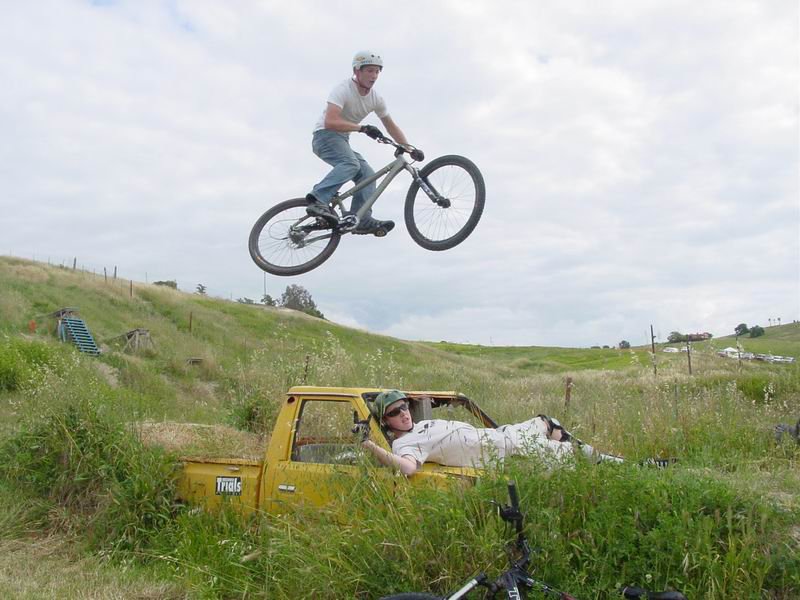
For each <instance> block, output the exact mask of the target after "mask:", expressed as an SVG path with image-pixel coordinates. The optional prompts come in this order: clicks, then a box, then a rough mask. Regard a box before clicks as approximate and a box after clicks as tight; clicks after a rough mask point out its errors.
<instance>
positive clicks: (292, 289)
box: [281, 283, 325, 319]
mask: <svg viewBox="0 0 800 600" xmlns="http://www.w3.org/2000/svg"><path fill="white" fill-rule="evenodd" d="M281 306H283V307H284V308H291V309H292V310H299V311H300V312H304V313H306V314H309V315H311V316H312V317H319V318H320V319H324V318H325V315H323V314H322V313H321V312H320V311H319V309H318V308H317V305H316V303H315V302H314V299H313V298H312V297H311V294H310V293H309V291H308V290H307V289H306V288H304V287H303V286H302V285H297V284H294V283H293V284H292V285H287V286H286V291H285V292H283V294H282V295H281Z"/></svg>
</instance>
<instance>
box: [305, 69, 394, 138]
mask: <svg viewBox="0 0 800 600" xmlns="http://www.w3.org/2000/svg"><path fill="white" fill-rule="evenodd" d="M328 102H330V103H331V104H335V105H336V106H339V107H341V109H342V118H343V119H346V120H348V121H350V122H352V123H361V121H363V120H364V118H365V117H366V116H367V115H368V114H369V113H371V112H374V113H375V114H376V115H378V118H379V119H383V118H385V117H388V116H389V111H388V110H387V109H386V102H385V101H384V99H383V97H382V96H381V95H380V94H378V92H376V91H375V89H374V88H373V89H371V90H370V91H369V93H368V94H367V95H366V96H362V95H361V94H359V93H358V86H357V85H356V82H355V81H354V80H353V79H345V80H344V81H343V82H341V83H340V84H339V85H337V86H336V87H335V88H333V90H332V91H331V93H330V95H329V96H328ZM327 110H328V107H327V105H326V106H325V110H323V111H322V116H321V117H320V118H319V120H318V121H317V124H316V126H315V127H314V131H319V130H320V129H325V112H326V111H327Z"/></svg>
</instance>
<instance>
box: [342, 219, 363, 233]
mask: <svg viewBox="0 0 800 600" xmlns="http://www.w3.org/2000/svg"><path fill="white" fill-rule="evenodd" d="M356 227H358V217H357V216H355V215H346V216H344V217H342V218H341V219H339V223H338V225H337V228H338V229H339V231H343V232H345V233H346V232H348V231H353V230H354V229H355V228H356Z"/></svg>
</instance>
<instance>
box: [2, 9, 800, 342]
mask: <svg viewBox="0 0 800 600" xmlns="http://www.w3.org/2000/svg"><path fill="white" fill-rule="evenodd" d="M0 10H1V11H2V12H0V15H2V17H1V18H0V78H2V89H3V91H2V92H0V132H2V136H0V236H2V237H0V240H2V241H0V253H2V254H12V255H16V256H22V257H26V258H36V259H38V260H50V261H51V262H54V263H58V264H60V263H62V262H67V263H68V264H71V263H72V260H73V257H77V259H78V263H79V265H84V266H86V268H89V269H97V270H98V271H99V272H102V269H103V267H107V268H108V269H109V270H111V269H113V267H114V266H117V267H118V269H119V273H120V275H121V276H124V277H126V278H128V277H130V278H133V279H136V280H141V281H145V280H147V281H150V282H152V281H153V280H157V279H175V280H177V282H178V285H179V287H180V288H181V289H183V290H185V291H190V292H191V291H194V290H195V287H196V285H197V284H198V283H202V284H204V285H206V286H207V288H208V291H209V293H211V294H213V295H215V296H220V297H223V298H233V299H236V298H239V297H250V298H253V299H260V298H261V296H262V295H263V293H264V288H265V286H266V290H267V292H268V293H270V294H271V295H273V296H280V294H281V292H282V291H283V289H285V287H286V285H288V284H291V283H296V284H300V285H303V286H305V287H306V288H307V289H308V290H309V291H310V292H311V293H312V296H313V298H314V299H315V301H316V302H317V304H318V306H319V308H320V309H321V310H322V312H324V313H325V315H326V316H327V317H328V318H330V319H331V320H334V321H337V322H340V323H343V324H347V325H353V326H357V327H361V328H364V329H368V330H371V331H374V332H379V333H384V334H388V335H392V336H396V337H400V338H404V339H428V340H450V341H459V342H469V343H478V344H494V345H561V346H588V345H593V344H609V345H611V344H616V343H617V342H619V341H620V340H621V339H627V340H629V341H631V342H632V343H634V344H642V343H645V342H646V341H647V334H648V333H649V325H650V324H651V323H652V324H653V325H654V327H655V329H656V331H657V332H658V333H660V334H661V338H662V339H663V338H665V337H666V336H667V335H668V334H669V332H670V331H672V330H680V331H710V332H712V333H714V334H715V335H723V334H726V333H730V332H732V330H733V328H734V327H735V326H736V325H737V324H738V323H740V322H742V321H744V322H746V323H748V324H751V325H752V324H761V325H767V324H768V320H769V319H776V318H778V317H780V318H781V319H782V322H789V321H791V320H793V319H800V273H799V271H800V199H799V197H798V164H799V160H800V157H799V156H798V147H799V146H800V136H799V135H798V96H799V94H800V91H799V89H800V64H799V62H800V58H799V57H800V41H798V4H797V2H796V0H769V1H764V0H704V1H701V2H697V1H696V0H642V1H638V2H629V1H627V0H607V1H605V2H593V1H588V0H587V1H575V2H559V1H556V0H552V1H551V0H547V1H539V0H536V1H529V0H526V1H503V0H495V1H489V0H452V1H450V0H441V1H437V0H429V1H426V2H423V1H418V0H406V1H404V2H401V3H397V2H380V1H378V2H372V3H364V2H351V1H344V0H343V1H335V0H319V1H316V0H294V1H293V2H285V1H282V0H281V1H278V0H262V1H259V2H256V1H254V0H253V1H245V0H240V1H230V2H219V1H216V0H186V1H180V0H172V1H155V0H152V1H147V0H131V1H119V2H116V1H96V2H88V1H77V0H74V1H73V0H51V1H47V0H37V1H36V2H16V1H13V0H7V1H2V2H1V3H0ZM360 49H374V50H375V51H376V52H378V53H380V54H381V55H382V56H383V57H384V61H385V69H384V72H383V73H382V75H381V79H380V80H379V82H378V84H377V86H378V87H377V89H378V90H379V91H380V92H381V93H382V94H383V96H384V97H385V98H386V100H387V104H388V107H389V111H390V113H391V115H392V117H393V119H394V120H395V121H396V122H397V123H398V125H400V127H401V128H402V129H403V130H404V131H405V133H406V135H407V137H408V138H409V140H410V141H411V142H412V143H413V144H415V145H417V146H419V147H420V148H422V149H423V150H424V151H425V153H426V155H427V156H428V157H430V158H432V157H434V156H437V155H440V154H463V155H465V156H468V157H470V158H471V159H472V160H473V161H474V162H475V163H477V164H478V166H479V167H480V169H481V171H482V172H483V174H484V178H485V180H486V186H487V200H486V210H485V213H484V217H483V219H482V220H481V222H480V224H479V225H478V228H477V229H476V231H475V233H474V234H473V235H472V236H471V237H470V238H469V239H468V240H467V241H466V242H464V243H463V244H461V245H460V246H458V247H456V248H454V249H452V250H450V251H447V252H428V251H426V250H424V249H422V248H420V247H418V246H416V245H415V244H414V242H413V241H412V240H411V238H410V237H409V236H408V234H407V232H406V231H405V227H404V225H403V224H402V210H403V207H402V203H403V199H404V198H405V192H406V189H407V186H408V182H409V180H408V178H407V177H406V176H405V175H401V176H399V177H398V178H397V179H396V180H395V181H394V182H393V183H392V185H391V187H390V188H389V190H388V191H387V193H386V194H385V195H384V196H383V197H382V198H381V201H380V202H379V204H378V205H376V209H375V214H376V216H378V217H380V218H393V219H395V220H396V221H397V222H398V227H397V228H396V229H395V231H394V232H392V234H391V235H390V236H388V237H386V238H383V239H377V238H373V237H369V238H367V237H363V236H358V237H356V236H347V237H345V238H344V239H343V240H342V244H341V245H340V246H339V249H338V250H337V252H336V254H334V256H333V257H332V258H331V259H330V260H329V261H328V262H327V263H325V264H324V265H322V266H321V267H320V268H318V269H317V270H316V271H312V272H311V273H308V274H306V275H302V276H300V277H295V278H277V277H273V276H266V277H265V276H264V274H263V273H262V272H261V271H260V270H259V269H258V268H257V267H256V266H255V265H254V264H253V263H252V262H251V260H250V257H249V255H248V252H247V236H248V233H249V230H250V228H251V226H252V224H253V222H254V221H255V220H256V218H257V217H258V216H259V215H260V214H261V213H262V212H263V211H265V210H266V209H267V208H269V207H270V206H271V205H272V204H275V203H277V202H278V201H280V200H284V199H287V198H292V197H298V196H302V195H304V194H305V193H306V192H307V191H309V189H310V187H311V186H312V185H313V184H314V183H315V182H316V181H317V180H319V179H321V178H322V177H323V176H324V174H325V173H326V172H327V167H326V165H325V164H324V163H322V162H321V161H320V160H319V159H317V158H316V157H315V156H314V155H313V154H312V153H311V148H310V145H311V132H312V129H313V125H314V123H315V121H316V119H317V118H318V116H319V114H320V113H321V111H322V109H323V107H324V105H325V100H326V98H327V95H328V93H329V91H330V89H331V88H332V87H333V86H334V85H335V84H336V83H338V82H339V81H341V80H343V79H345V78H347V77H348V75H349V72H350V60H351V58H352V56H353V54H354V53H355V52H356V51H357V50H360ZM366 122H370V123H374V124H379V122H378V121H377V119H376V118H375V117H374V115H372V116H371V117H368V119H367V121H366ZM352 143H353V146H354V147H355V149H356V150H358V151H359V152H361V153H362V154H364V155H365V156H366V157H367V159H368V160H370V162H371V163H372V164H373V166H379V165H382V164H384V163H386V162H388V161H389V160H390V159H391V153H390V152H389V151H388V148H387V147H385V146H380V145H378V144H375V143H374V142H372V141H371V140H369V139H368V138H367V137H366V136H361V135H354V136H353V140H352Z"/></svg>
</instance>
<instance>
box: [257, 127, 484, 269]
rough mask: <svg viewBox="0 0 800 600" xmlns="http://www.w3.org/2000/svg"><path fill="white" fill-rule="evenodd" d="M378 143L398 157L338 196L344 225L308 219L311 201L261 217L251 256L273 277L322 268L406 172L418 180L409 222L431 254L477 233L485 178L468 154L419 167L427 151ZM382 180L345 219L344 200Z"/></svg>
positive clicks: (284, 205) (335, 203)
mask: <svg viewBox="0 0 800 600" xmlns="http://www.w3.org/2000/svg"><path fill="white" fill-rule="evenodd" d="M376 141H378V142H380V143H382V144H388V145H390V146H394V148H395V153H394V155H395V159H394V160H393V161H392V162H391V163H389V164H388V165H386V166H385V167H383V168H382V169H380V170H379V171H377V172H376V173H375V174H374V175H371V176H370V177H367V178H365V179H363V180H362V181H360V182H359V183H358V184H356V185H354V186H353V187H351V188H349V189H348V190H346V191H344V192H340V193H338V194H336V195H335V196H334V197H333V200H331V203H330V207H331V208H332V209H333V211H334V212H335V213H336V214H337V216H338V215H340V214H341V216H339V220H338V223H336V224H333V223H331V222H330V221H328V220H326V219H324V218H322V217H315V216H309V215H307V214H306V207H307V206H308V205H309V203H308V200H306V199H305V198H295V199H293V200H286V201H285V202H281V203H280V204H277V205H275V206H273V207H272V208H271V209H269V210H268V211H267V212H265V213H264V214H263V215H261V217H260V218H259V219H258V221H256V224H255V225H253V229H252V231H251V232H250V239H249V242H248V248H249V250H250V256H251V257H252V258H253V261H254V262H255V263H256V264H257V265H258V266H259V267H260V268H262V269H263V270H265V271H266V272H267V273H272V274H273V275H300V274H301V273H306V272H308V271H310V270H312V269H315V268H316V267H318V266H320V265H321V264H322V263H323V262H325V261H326V260H328V258H330V256H331V255H332V254H333V251H334V250H336V247H337V246H338V245H339V240H341V237H342V235H344V234H347V233H351V232H352V231H353V230H354V229H355V228H356V227H357V226H358V223H359V221H360V220H361V219H363V218H364V215H365V214H367V213H368V211H369V210H370V208H372V205H373V204H375V202H376V201H377V199H378V197H379V196H380V195H381V194H382V193H383V192H384V190H385V189H386V187H387V186H388V185H389V184H390V183H391V181H392V180H393V179H394V178H395V177H396V176H397V174H398V173H400V171H408V172H409V173H410V174H411V177H412V178H413V179H414V181H413V182H412V183H411V187H410V188H409V190H408V194H407V195H406V202H405V222H406V227H407V228H408V233H409V234H410V235H411V238H412V239H413V240H414V241H415V242H416V243H417V244H419V245H420V246H422V247H423V248H425V249H427V250H449V249H450V248H453V247H454V246H457V245H458V244H460V243H461V242H463V241H464V240H465V239H466V238H467V237H468V236H469V234H470V233H472V231H473V230H474V229H475V226H476V225H477V224H478V221H479V220H480V218H481V215H482V214H483V205H484V201H485V196H486V190H485V186H484V183H483V176H482V175H481V172H480V171H479V170H478V167H476V166H475V164H474V163H473V162H472V161H470V160H469V159H467V158H464V157H463V156H456V155H448V156H441V157H439V158H436V159H434V160H432V161H431V162H430V163H428V164H427V165H426V166H425V167H423V168H422V169H417V168H416V167H415V166H413V164H412V163H413V162H415V161H422V160H425V155H424V154H423V153H422V151H421V150H419V149H418V148H414V147H413V146H404V145H402V144H398V143H397V142H395V141H394V140H392V139H390V138H388V137H385V136H383V135H381V136H380V137H378V138H377V140H376ZM406 154H408V155H409V156H410V157H411V162H409V161H408V160H406V158H405V155H406ZM384 176H385V177H384ZM381 177H384V179H383V181H382V182H381V183H380V185H379V186H378V187H377V189H376V190H375V193H374V194H372V195H371V196H370V197H369V198H367V201H366V202H365V203H364V205H363V206H362V207H361V208H360V209H359V210H358V212H357V213H356V214H354V215H345V214H344V205H343V203H342V202H343V201H344V200H345V199H347V198H349V197H350V196H352V195H353V194H354V193H356V192H358V191H359V190H361V189H363V188H364V187H366V186H367V185H369V184H370V183H373V182H376V181H378V180H379V179H380V178H381ZM337 211H338V212H337ZM383 235H385V232H384V233H383Z"/></svg>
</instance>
